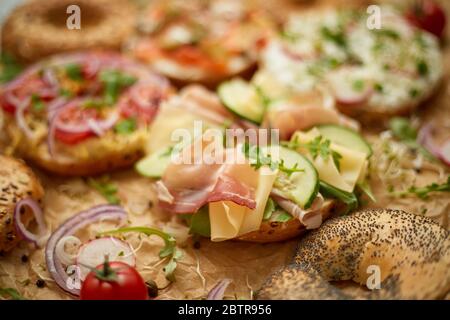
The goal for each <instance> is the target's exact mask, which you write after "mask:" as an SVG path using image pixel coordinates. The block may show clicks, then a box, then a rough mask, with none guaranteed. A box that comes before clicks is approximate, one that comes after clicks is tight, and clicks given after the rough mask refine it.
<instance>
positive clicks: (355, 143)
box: [317, 124, 373, 158]
mask: <svg viewBox="0 0 450 320" xmlns="http://www.w3.org/2000/svg"><path fill="white" fill-rule="evenodd" d="M317 129H318V130H319V131H320V133H321V134H322V136H323V137H325V138H327V139H329V140H330V141H331V142H334V143H336V144H338V145H341V146H343V147H347V148H349V149H352V150H356V151H360V152H363V153H365V154H366V155H367V158H369V157H370V156H372V153H373V151H372V148H371V147H370V144H369V143H368V142H367V141H366V140H365V139H364V138H363V137H361V135H360V134H359V133H357V132H356V131H354V130H352V129H349V128H346V127H342V126H338V125H334V124H327V125H321V126H317Z"/></svg>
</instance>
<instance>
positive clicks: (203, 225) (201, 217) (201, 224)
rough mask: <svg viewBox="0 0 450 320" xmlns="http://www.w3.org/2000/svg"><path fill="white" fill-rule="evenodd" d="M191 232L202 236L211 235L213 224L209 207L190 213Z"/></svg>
mask: <svg viewBox="0 0 450 320" xmlns="http://www.w3.org/2000/svg"><path fill="white" fill-rule="evenodd" d="M190 216H191V217H190V220H189V233H190V234H198V235H200V236H202V237H207V238H209V237H211V224H210V220H209V211H208V207H207V206H204V207H202V208H201V209H200V210H198V211H197V212H196V213H194V214H190Z"/></svg>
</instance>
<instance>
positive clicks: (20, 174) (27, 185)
mask: <svg viewBox="0 0 450 320" xmlns="http://www.w3.org/2000/svg"><path fill="white" fill-rule="evenodd" d="M43 196H44V189H43V188H42V186H41V184H40V182H39V180H38V178H37V177H36V175H35V174H34V173H33V172H32V171H31V169H30V168H29V167H27V166H26V165H25V163H24V162H22V161H20V160H17V159H14V158H11V157H7V156H3V155H0V252H8V251H10V250H12V249H13V248H14V247H15V246H16V245H17V244H18V243H19V241H20V240H21V239H22V236H21V235H20V233H19V232H18V231H17V228H16V222H15V217H14V211H15V208H16V205H17V203H19V202H20V201H21V200H24V199H32V200H33V201H35V202H37V203H40V202H41V200H42V198H43ZM20 219H21V221H22V223H23V224H24V225H25V226H28V225H29V224H30V223H31V221H32V220H33V215H32V214H31V212H30V211H29V210H28V209H27V208H25V210H24V211H23V213H21V217H20Z"/></svg>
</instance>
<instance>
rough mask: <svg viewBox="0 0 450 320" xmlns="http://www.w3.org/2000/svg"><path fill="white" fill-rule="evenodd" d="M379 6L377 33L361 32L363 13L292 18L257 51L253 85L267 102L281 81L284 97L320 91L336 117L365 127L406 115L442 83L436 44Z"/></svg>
mask: <svg viewBox="0 0 450 320" xmlns="http://www.w3.org/2000/svg"><path fill="white" fill-rule="evenodd" d="M380 8H381V11H380V12H381V21H382V25H381V28H368V27H367V24H366V22H367V19H368V16H367V13H366V11H365V8H358V9H354V8H353V9H348V8H346V9H342V8H341V9H336V8H329V7H325V8H318V9H312V10H305V11H304V12H299V13H295V14H293V15H292V16H291V17H290V18H289V19H288V22H287V23H286V24H285V26H284V29H283V33H282V35H281V36H279V37H276V38H272V40H271V41H270V42H269V43H268V44H267V46H266V47H265V49H264V51H263V53H262V54H261V68H260V70H259V71H258V73H259V75H258V77H256V78H259V79H260V80H264V81H259V82H258V81H255V82H256V85H257V86H258V87H259V88H260V90H261V91H262V92H264V93H265V94H266V95H267V96H269V97H270V96H271V95H272V96H273V92H274V91H273V90H272V88H273V87H280V84H281V86H282V87H283V88H284V92H281V94H282V95H285V94H286V92H288V93H289V92H300V93H305V92H310V91H314V90H317V89H320V90H325V91H327V92H328V93H329V94H330V95H331V96H333V97H334V99H335V101H336V107H337V108H338V109H339V110H340V111H341V112H343V113H345V114H347V115H349V116H351V117H354V118H358V119H359V120H361V121H364V122H366V123H368V122H373V121H374V120H384V119H388V118H390V117H392V116H396V115H405V114H409V113H411V112H412V111H413V110H415V109H416V108H417V107H419V106H420V105H422V104H423V103H424V102H425V101H427V100H428V99H429V98H430V97H432V96H433V95H434V93H435V92H436V91H437V90H438V88H439V86H440V83H441V79H442V77H443V57H442V52H441V49H440V46H439V39H438V38H437V37H436V36H435V35H433V34H431V33H428V32H426V31H423V30H421V29H418V28H416V27H415V26H413V25H411V24H410V23H409V21H407V19H406V18H405V17H404V16H403V15H402V14H401V13H400V12H398V11H397V10H395V9H393V8H391V7H389V6H385V5H384V6H381V7H380ZM304 26H308V27H307V28H306V27H304ZM276 95H277V94H276ZM272 98H273V99H276V98H279V97H276V96H275V97H272Z"/></svg>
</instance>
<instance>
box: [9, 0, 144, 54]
mask: <svg viewBox="0 0 450 320" xmlns="http://www.w3.org/2000/svg"><path fill="white" fill-rule="evenodd" d="M71 5H77V6H78V7H79V8H80V11H81V12H80V13H81V15H80V27H81V28H80V29H69V28H68V27H67V25H66V23H67V19H68V18H69V17H70V15H71V13H67V8H68V7H69V6H71ZM135 11H136V10H135V8H134V6H133V5H132V4H131V2H130V1H125V0H96V1H90V0H76V1H72V0H46V1H40V0H32V1H28V2H26V3H25V4H23V5H21V6H19V7H18V8H17V9H15V10H14V11H13V12H12V13H11V15H10V16H9V17H8V19H7V20H6V22H5V24H4V26H3V28H2V46H3V50H5V51H6V52H9V53H11V54H13V55H14V56H15V57H17V58H18V59H19V60H21V61H24V62H34V61H36V60H38V59H41V58H43V57H46V56H49V55H52V54H55V53H60V52H66V51H73V50H83V49H110V50H119V49H120V48H121V46H122V43H123V42H124V40H126V39H127V38H128V37H129V36H130V35H131V33H132V32H133V30H134V23H135V22H134V20H135V13H136V12H135Z"/></svg>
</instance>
